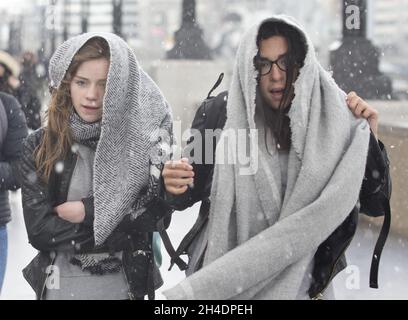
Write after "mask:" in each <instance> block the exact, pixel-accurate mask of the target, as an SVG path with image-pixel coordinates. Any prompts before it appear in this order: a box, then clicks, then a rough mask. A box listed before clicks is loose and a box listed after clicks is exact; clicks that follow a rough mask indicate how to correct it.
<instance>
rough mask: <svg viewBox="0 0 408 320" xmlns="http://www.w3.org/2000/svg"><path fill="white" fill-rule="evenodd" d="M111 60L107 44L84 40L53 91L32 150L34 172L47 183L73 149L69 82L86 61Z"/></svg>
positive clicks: (98, 40) (97, 38) (99, 39)
mask: <svg viewBox="0 0 408 320" xmlns="http://www.w3.org/2000/svg"><path fill="white" fill-rule="evenodd" d="M100 58H106V59H107V60H109V59H110V53H109V45H108V43H107V42H106V40H105V39H103V38H100V37H95V38H92V39H90V40H89V41H87V42H86V43H85V44H84V45H83V46H82V48H81V49H79V50H78V52H77V53H76V54H75V56H74V57H73V59H72V62H71V64H70V66H69V68H68V70H67V72H66V74H65V77H64V79H63V80H62V81H61V84H60V86H59V87H58V89H53V90H52V93H51V100H50V103H49V106H48V110H47V111H46V115H45V116H46V119H47V126H46V127H45V128H44V135H43V137H42V140H41V142H40V144H39V145H38V147H37V148H36V149H35V151H34V154H35V163H36V167H37V173H38V174H39V175H40V177H41V179H42V180H43V181H44V182H45V183H48V180H49V178H50V175H51V172H52V170H53V168H54V166H55V164H56V163H57V161H59V160H62V159H64V158H65V157H66V156H67V154H68V151H69V149H70V148H71V146H72V136H71V129H70V126H69V118H70V114H71V112H72V109H73V106H72V100H71V94H70V83H71V81H72V78H73V77H74V76H75V74H76V72H77V70H78V68H79V66H80V65H81V64H82V63H83V62H86V61H90V60H94V59H100Z"/></svg>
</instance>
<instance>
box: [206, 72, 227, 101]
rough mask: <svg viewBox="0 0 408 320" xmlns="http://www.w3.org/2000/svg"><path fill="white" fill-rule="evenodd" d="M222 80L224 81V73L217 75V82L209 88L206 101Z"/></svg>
mask: <svg viewBox="0 0 408 320" xmlns="http://www.w3.org/2000/svg"><path fill="white" fill-rule="evenodd" d="M222 79H224V72H222V73H221V74H220V75H219V77H218V79H217V81H216V82H215V84H214V86H213V87H212V88H211V90H210V92H208V95H207V99H208V98H209V97H211V93H213V91H214V90H215V89H217V87H218V86H219V85H220V83H221V81H222Z"/></svg>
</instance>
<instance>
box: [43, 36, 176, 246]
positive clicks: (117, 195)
mask: <svg viewBox="0 0 408 320" xmlns="http://www.w3.org/2000/svg"><path fill="white" fill-rule="evenodd" d="M94 37H101V38H103V39H105V40H106V41H107V43H108V45H109V48H110V66H109V72H108V78H107V83H106V91H105V96H104V98H103V113H102V123H101V135H100V139H99V143H98V146H97V149H96V154H95V161H94V182H93V187H94V189H93V190H94V198H95V200H94V204H95V219H94V232H95V243H96V244H97V245H100V244H102V243H103V242H104V241H105V240H106V238H107V237H108V236H109V235H110V234H111V232H112V231H113V230H114V229H115V227H116V226H117V225H118V224H119V222H120V221H121V220H122V218H123V217H124V216H125V215H126V214H133V213H134V208H135V207H136V203H137V202H138V200H139V199H140V198H141V197H142V196H143V195H144V194H143V192H144V191H145V190H146V186H147V184H148V181H149V178H150V174H151V172H150V170H151V168H152V166H151V164H157V165H159V164H161V163H163V161H165V158H166V157H167V156H168V154H167V153H166V152H161V149H162V147H163V149H164V150H166V145H167V144H170V143H171V139H172V115H171V110H170V107H169V106H168V104H167V102H166V100H165V98H164V97H163V95H162V93H161V92H160V90H159V88H158V87H157V85H156V84H155V83H154V82H153V80H152V79H151V78H150V77H149V76H148V75H147V74H146V73H145V72H144V71H143V70H142V68H141V67H140V65H139V63H138V61H137V59H136V56H135V54H134V52H133V50H132V49H131V48H130V47H129V46H128V45H127V43H126V42H125V41H124V40H123V39H121V38H120V37H118V36H116V35H114V34H112V33H85V34H82V35H79V36H76V37H73V38H71V39H69V40H67V41H66V42H64V43H63V44H61V45H60V46H59V47H58V48H57V50H56V51H55V53H54V55H53V56H52V59H51V61H50V70H49V73H50V79H51V81H50V86H51V87H53V88H58V87H59V86H60V84H61V81H62V80H63V78H64V76H65V74H66V71H67V69H68V67H69V66H70V63H71V61H72V58H73V57H74V55H75V54H76V53H77V52H78V50H79V49H80V48H81V47H82V46H83V45H84V44H85V43H86V42H87V41H88V40H90V39H91V38H94ZM156 171H157V170H156ZM155 174H156V175H157V172H155Z"/></svg>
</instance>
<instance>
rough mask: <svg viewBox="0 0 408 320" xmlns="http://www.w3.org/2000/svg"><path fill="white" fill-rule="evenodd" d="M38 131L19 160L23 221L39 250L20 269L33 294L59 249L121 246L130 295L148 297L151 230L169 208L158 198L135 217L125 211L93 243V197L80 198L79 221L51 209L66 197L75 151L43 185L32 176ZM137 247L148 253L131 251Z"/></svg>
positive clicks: (160, 225) (162, 223) (166, 218)
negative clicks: (106, 233)
mask: <svg viewBox="0 0 408 320" xmlns="http://www.w3.org/2000/svg"><path fill="white" fill-rule="evenodd" d="M43 132H44V129H39V130H36V131H35V132H33V133H32V134H31V135H29V136H28V138H27V139H26V140H25V142H24V148H23V157H22V162H21V174H22V177H23V178H22V202H23V212H24V220H25V225H26V229H27V234H28V239H29V242H30V243H31V245H32V246H33V247H34V248H36V249H38V250H39V251H40V253H39V255H38V256H37V257H36V258H35V259H34V260H33V261H32V262H31V263H30V265H29V266H27V267H26V269H25V270H24V271H23V273H24V275H25V277H26V279H27V281H29V282H30V284H31V285H32V286H33V289H34V290H35V291H36V294H37V298H39V299H41V298H42V297H43V294H44V288H45V281H46V273H45V272H44V271H45V269H46V268H47V266H48V265H51V264H52V263H53V259H54V258H55V252H58V251H61V250H71V251H72V250H73V252H75V253H95V252H115V251H122V250H123V260H122V263H123V269H124V271H125V274H126V275H127V278H128V282H129V284H130V288H131V291H132V292H131V293H130V294H133V296H143V295H145V294H146V293H148V294H149V296H151V295H152V294H153V292H151V289H152V288H151V284H152V279H153V273H156V274H158V272H159V271H158V269H157V267H156V265H155V263H153V254H152V232H153V231H161V230H163V229H166V228H167V227H168V225H169V224H170V219H171V213H172V212H173V210H172V209H171V208H170V207H168V206H167V205H166V204H165V203H164V202H163V201H161V200H160V199H158V198H157V199H155V200H153V201H152V202H151V203H150V204H149V205H148V206H147V211H146V212H145V213H143V214H142V215H141V216H139V217H138V218H137V219H134V220H131V218H130V215H127V216H125V217H124V219H123V220H122V222H121V223H120V224H119V226H118V227H117V228H116V229H115V231H114V232H113V233H112V234H111V235H110V236H109V238H108V239H107V240H106V241H105V243H104V244H103V245H102V246H99V247H95V245H94V234H93V218H94V206H93V198H85V199H82V201H83V203H84V206H85V212H86V214H85V219H84V221H83V222H82V223H71V222H68V221H66V220H63V219H61V218H59V217H58V216H57V215H56V214H55V213H53V207H55V206H58V205H59V204H62V203H64V202H66V200H67V194H68V188H69V185H70V181H71V177H72V173H73V170H74V168H75V163H76V154H74V153H72V152H69V154H68V156H67V157H66V158H65V159H64V161H63V163H64V166H63V172H62V173H59V174H57V173H56V172H54V171H53V172H52V173H51V176H50V179H49V182H48V184H46V183H44V182H43V181H42V180H40V178H39V176H38V174H37V170H36V165H35V160H34V150H35V149H36V147H37V146H38V145H39V143H40V141H41V138H42V135H43ZM138 250H142V252H145V253H149V254H148V255H143V256H142V255H136V254H134V253H135V252H139V251H138ZM160 280H161V279H160ZM161 284H162V283H156V285H161ZM149 286H150V287H149ZM149 290H150V292H149Z"/></svg>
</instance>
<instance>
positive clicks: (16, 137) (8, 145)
mask: <svg viewBox="0 0 408 320" xmlns="http://www.w3.org/2000/svg"><path fill="white" fill-rule="evenodd" d="M0 104H1V105H0V108H1V109H2V111H1V112H0V117H1V120H0V125H1V129H4V128H5V126H6V125H7V130H0V225H4V224H6V223H7V222H9V221H10V220H11V212H10V204H9V198H8V191H9V190H17V189H18V188H20V179H19V171H20V170H19V169H18V162H19V160H20V158H21V153H22V142H23V140H24V138H25V137H26V136H27V125H26V119H25V116H24V113H23V111H22V110H21V106H20V104H19V103H18V101H17V100H16V99H15V98H14V97H13V96H11V95H8V94H5V93H0Z"/></svg>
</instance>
